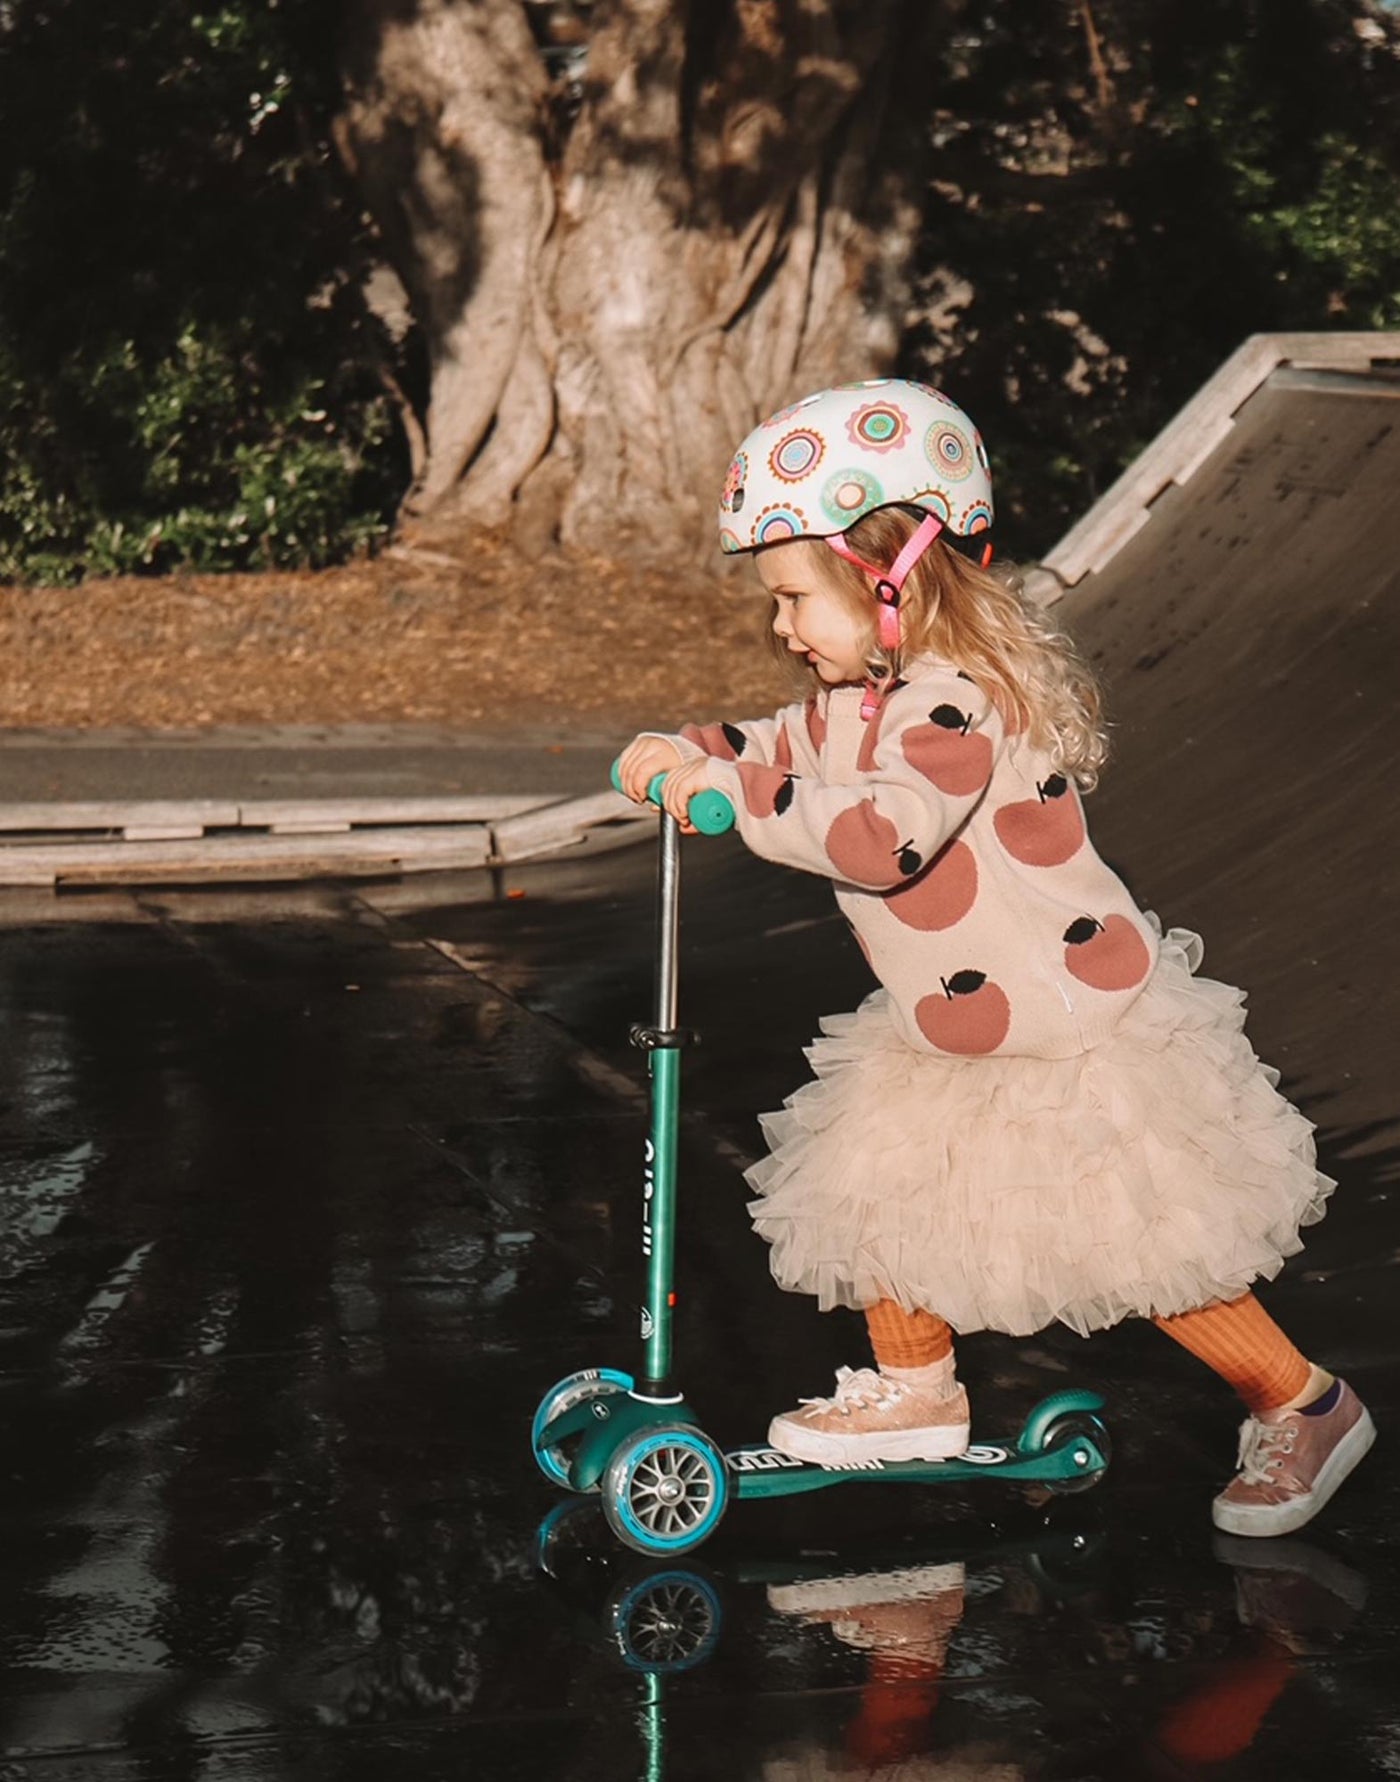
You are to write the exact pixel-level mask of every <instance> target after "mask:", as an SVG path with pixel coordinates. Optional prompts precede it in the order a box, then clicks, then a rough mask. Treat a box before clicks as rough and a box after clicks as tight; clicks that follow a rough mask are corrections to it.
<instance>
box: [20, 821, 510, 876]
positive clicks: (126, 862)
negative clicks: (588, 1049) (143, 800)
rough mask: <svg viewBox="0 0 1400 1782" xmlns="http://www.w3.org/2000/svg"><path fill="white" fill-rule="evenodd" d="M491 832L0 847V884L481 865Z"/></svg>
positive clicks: (466, 828) (471, 828) (481, 828)
mask: <svg viewBox="0 0 1400 1782" xmlns="http://www.w3.org/2000/svg"><path fill="white" fill-rule="evenodd" d="M490 857H491V832H490V830H489V829H487V828H486V826H485V825H484V824H480V825H468V824H463V825H461V826H460V827H458V828H456V829H451V828H447V827H443V828H440V829H436V830H424V829H421V828H411V829H375V830H368V831H366V832H364V833H352V834H349V835H325V836H315V837H307V838H306V839H305V841H304V842H303V843H302V844H301V845H300V846H299V845H298V844H297V841H296V839H295V838H294V837H286V838H283V837H278V836H270V835H228V836H206V837H205V838H204V839H203V840H201V841H185V842H82V841H80V842H73V843H68V844H64V845H54V846H49V845H45V844H43V843H38V844H35V845H31V846H25V847H13V848H3V847H0V884H6V885H44V884H55V883H57V884H68V885H79V884H183V883H189V884H196V883H201V882H203V881H205V880H208V879H218V878H222V879H246V880H268V881H272V880H277V879H304V878H336V877H341V876H358V875H361V874H364V873H374V872H390V873H399V872H433V871H441V870H444V869H449V868H461V867H477V866H485V865H486V864H487V862H488V861H489V859H490Z"/></svg>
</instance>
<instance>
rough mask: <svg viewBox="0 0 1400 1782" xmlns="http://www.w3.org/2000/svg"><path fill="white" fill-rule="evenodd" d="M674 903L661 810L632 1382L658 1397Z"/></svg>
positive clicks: (674, 1100)
mask: <svg viewBox="0 0 1400 1782" xmlns="http://www.w3.org/2000/svg"><path fill="white" fill-rule="evenodd" d="M680 907H681V826H680V824H679V823H677V821H676V819H675V818H674V817H673V816H671V814H670V813H669V812H668V811H663V812H662V813H661V848H660V853H659V856H658V859H657V869H656V986H655V990H656V1000H655V1004H654V1009H653V1013H654V1016H655V1026H654V1027H653V1029H652V1031H651V1035H650V1041H651V1043H650V1045H649V1047H648V1050H647V1071H648V1074H649V1075H650V1077H651V1136H650V1137H649V1139H648V1140H647V1156H646V1179H645V1182H644V1184H643V1188H642V1256H643V1259H644V1261H645V1262H646V1270H647V1285H646V1297H645V1299H644V1300H643V1302H642V1343H643V1347H644V1350H645V1361H644V1364H643V1367H642V1377H641V1379H640V1380H639V1381H638V1382H637V1386H638V1390H639V1391H641V1392H642V1393H643V1394H646V1393H648V1392H649V1391H650V1392H652V1393H658V1394H659V1395H661V1396H663V1397H664V1396H667V1395H668V1394H669V1392H670V1384H669V1382H670V1377H671V1311H672V1306H673V1304H674V1300H675V1294H674V1291H673V1283H674V1281H675V1248H676V1146H677V1139H678V1137H679V1127H680V1077H681V1042H682V1035H681V1034H680V1033H679V1032H678V1031H677V1028H676V1012H677V1002H678V985H677V980H678V966H677V948H678V942H679V938H680ZM658 1042H660V1043H658Z"/></svg>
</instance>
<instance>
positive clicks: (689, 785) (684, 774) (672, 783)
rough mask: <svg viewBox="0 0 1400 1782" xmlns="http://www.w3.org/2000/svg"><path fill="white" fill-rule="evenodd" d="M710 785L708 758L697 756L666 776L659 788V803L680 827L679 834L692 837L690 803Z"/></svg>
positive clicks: (673, 769)
mask: <svg viewBox="0 0 1400 1782" xmlns="http://www.w3.org/2000/svg"><path fill="white" fill-rule="evenodd" d="M709 783H710V757H709V756H708V755H697V756H696V757H695V758H694V760H692V761H682V763H681V764H680V766H679V767H673V768H672V769H671V771H670V773H668V774H667V775H666V783H665V784H664V785H663V786H662V788H661V802H662V804H664V805H665V807H666V809H667V810H668V811H669V812H670V813H671V815H672V816H673V817H674V818H675V819H676V821H677V822H678V823H679V824H680V826H681V833H682V834H684V835H694V834H695V833H696V831H695V825H694V824H693V823H692V822H691V820H690V816H689V814H688V813H689V811H690V801H691V799H692V798H694V796H695V794H696V793H697V792H703V791H705V789H706V788H707V787H708V786H709Z"/></svg>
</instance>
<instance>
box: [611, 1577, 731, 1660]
mask: <svg viewBox="0 0 1400 1782" xmlns="http://www.w3.org/2000/svg"><path fill="white" fill-rule="evenodd" d="M605 1615H606V1617H607V1627H608V1632H609V1633H610V1634H611V1636H612V1640H613V1644H614V1646H615V1647H616V1649H617V1651H618V1653H619V1654H620V1656H621V1658H622V1660H623V1662H624V1664H627V1665H629V1666H630V1667H631V1668H632V1669H633V1670H635V1671H646V1672H647V1673H649V1674H650V1675H651V1676H664V1675H666V1674H668V1673H671V1672H679V1671H690V1670H694V1669H695V1667H696V1666H697V1665H701V1664H704V1662H705V1660H706V1659H707V1658H709V1657H710V1656H711V1655H712V1654H713V1652H714V1649H715V1647H716V1646H717V1645H718V1644H719V1634H720V1627H721V1625H722V1624H723V1620H724V1614H723V1610H722V1609H721V1608H720V1600H719V1592H718V1591H717V1590H716V1589H715V1587H714V1585H713V1584H712V1583H711V1582H710V1580H709V1579H708V1578H706V1577H704V1576H702V1575H701V1574H700V1573H699V1572H682V1571H675V1570H670V1571H664V1572H653V1573H652V1574H651V1575H650V1576H649V1577H646V1578H642V1579H640V1580H634V1581H633V1582H632V1583H630V1584H626V1585H624V1586H623V1588H622V1589H620V1590H618V1591H616V1592H615V1593H614V1594H613V1596H612V1597H611V1598H610V1599H609V1602H608V1605H607V1608H606V1610H605Z"/></svg>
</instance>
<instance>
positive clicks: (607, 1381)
mask: <svg viewBox="0 0 1400 1782" xmlns="http://www.w3.org/2000/svg"><path fill="white" fill-rule="evenodd" d="M631 1390H632V1376H631V1374H624V1373H623V1372H622V1371H621V1369H619V1368H615V1367H586V1368H582V1369H580V1370H579V1372H578V1373H576V1374H568V1375H566V1376H565V1378H564V1379H562V1380H561V1381H560V1382H559V1384H558V1385H557V1386H551V1387H550V1389H549V1391H548V1392H546V1393H545V1395H544V1397H543V1398H542V1399H541V1400H540V1406H539V1409H538V1410H537V1411H536V1412H535V1420H534V1423H533V1424H532V1425H531V1428H530V1446H531V1448H532V1449H533V1450H534V1455H535V1463H536V1465H537V1466H538V1467H539V1469H540V1471H541V1472H542V1473H543V1474H544V1476H545V1478H546V1479H548V1480H549V1482H550V1484H551V1485H562V1486H563V1487H564V1489H565V1490H566V1491H569V1490H572V1489H573V1487H572V1486H571V1485H570V1484H569V1461H568V1456H567V1454H566V1453H565V1451H564V1449H563V1448H552V1447H545V1446H542V1445H541V1438H542V1436H543V1434H544V1431H545V1430H546V1429H548V1427H549V1425H550V1424H551V1423H552V1422H553V1421H554V1419H555V1418H556V1417H559V1416H562V1415H563V1413H564V1412H565V1411H568V1410H571V1409H572V1408H573V1406H574V1405H577V1404H582V1403H583V1401H584V1400H585V1399H589V1398H601V1397H602V1396H603V1395H604V1394H605V1393H609V1392H630V1391H631Z"/></svg>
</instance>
